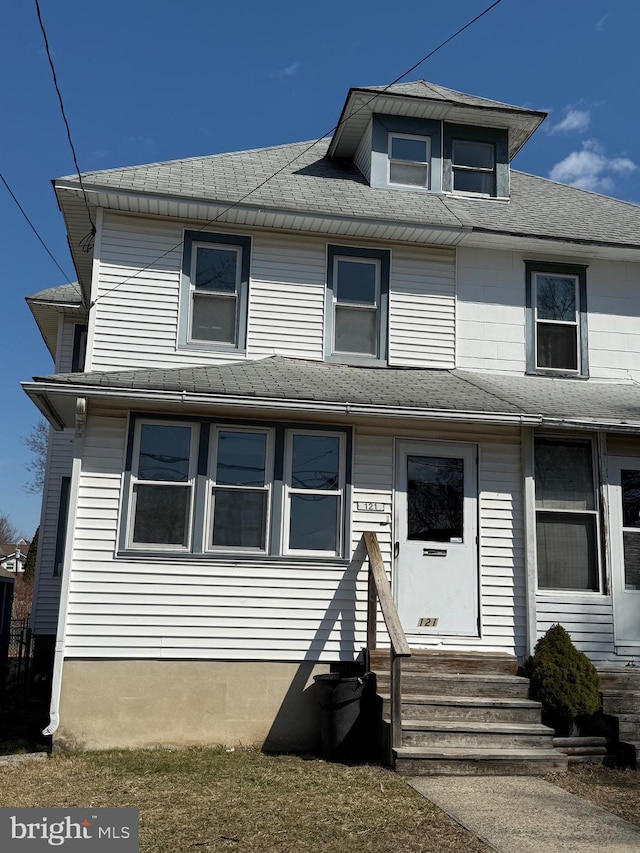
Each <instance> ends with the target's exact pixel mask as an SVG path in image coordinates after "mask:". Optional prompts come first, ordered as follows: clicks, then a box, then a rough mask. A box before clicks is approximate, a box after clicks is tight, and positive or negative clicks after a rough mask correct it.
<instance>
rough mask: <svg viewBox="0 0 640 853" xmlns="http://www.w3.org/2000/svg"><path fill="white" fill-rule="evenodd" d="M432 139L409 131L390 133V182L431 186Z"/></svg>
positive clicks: (414, 185)
mask: <svg viewBox="0 0 640 853" xmlns="http://www.w3.org/2000/svg"><path fill="white" fill-rule="evenodd" d="M430 160H431V139H430V138H429V137H428V136H414V135H412V134H408V133H390V134H389V183H390V184H399V185H400V186H408V187H421V188H422V189H428V188H429V163H430Z"/></svg>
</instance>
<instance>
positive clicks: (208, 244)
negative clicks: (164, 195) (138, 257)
mask: <svg viewBox="0 0 640 853" xmlns="http://www.w3.org/2000/svg"><path fill="white" fill-rule="evenodd" d="M250 250H251V241H250V238H249V237H241V236H238V235H231V234H213V233H210V232H205V231H187V232H185V239H184V254H183V269H182V273H183V275H182V290H181V306H180V310H181V316H180V343H181V344H182V345H185V346H191V347H197V348H201V349H243V348H244V346H245V336H246V313H247V298H248V287H249V255H250Z"/></svg>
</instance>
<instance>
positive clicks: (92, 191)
mask: <svg viewBox="0 0 640 853" xmlns="http://www.w3.org/2000/svg"><path fill="white" fill-rule="evenodd" d="M55 189H56V192H57V191H58V190H63V191H64V192H70V193H74V194H76V195H79V194H80V193H81V192H82V191H81V189H80V186H79V185H78V184H73V183H70V182H67V183H60V182H56V183H55ZM84 189H85V192H86V194H87V196H89V195H95V196H115V197H116V198H118V199H144V200H146V201H149V199H153V200H154V201H164V202H166V203H167V204H174V205H181V204H182V205H199V206H206V207H209V208H212V209H213V210H220V213H218V215H217V216H216V221H217V222H225V221H226V220H225V219H224V218H222V217H223V215H224V214H225V213H228V212H231V211H234V210H244V211H252V212H253V213H255V214H256V215H258V216H266V215H269V216H283V217H287V216H288V217H293V218H294V219H304V220H306V221H308V220H309V219H319V220H322V221H326V222H336V223H340V224H350V225H368V226H375V227H377V228H405V229H414V230H416V231H427V232H432V231H439V232H442V233H443V234H470V233H471V232H472V231H473V230H474V229H473V228H472V227H471V226H470V225H437V224H425V223H424V222H420V221H417V220H415V221H413V220H407V219H377V218H370V217H368V218H365V217H360V216H342V215H339V214H337V213H326V212H324V211H322V210H309V209H304V210H302V209H296V208H287V207H283V208H280V207H271V206H268V207H267V206H265V205H264V203H263V204H259V203H256V204H247V203H246V202H242V201H233V200H225V199H219V198H215V199H214V198H198V197H196V196H188V195H164V194H162V193H154V192H153V191H146V192H142V191H139V192H136V191H135V190H124V191H123V190H121V189H119V188H118V187H109V186H103V187H101V186H95V185H93V186H92V185H91V184H85V185H84ZM94 204H95V206H96V207H97V208H104V209H107V210H111V211H113V212H115V213H118V212H120V213H133V214H134V215H136V214H137V215H140V216H147V215H155V214H150V213H149V212H148V211H147V212H141V211H135V210H133V211H132V210H131V209H130V208H124V207H123V208H114V207H111V206H110V205H103V204H100V201H99V199H96V200H95V202H94ZM449 213H451V215H452V216H454V217H455V218H456V219H458V216H457V214H455V213H453V211H449ZM219 217H220V218H219ZM169 218H170V219H171V218H176V219H184V218H185V217H184V216H177V217H169ZM186 218H198V219H202V218H203V217H202V216H200V217H186ZM231 224H236V225H240V226H241V225H242V224H243V223H237V222H232V223H231ZM248 227H258V228H259V227H260V226H259V225H255V223H253V224H249V226H248ZM284 227H285V229H286V226H284ZM330 233H333V232H330ZM392 242H393V241H392Z"/></svg>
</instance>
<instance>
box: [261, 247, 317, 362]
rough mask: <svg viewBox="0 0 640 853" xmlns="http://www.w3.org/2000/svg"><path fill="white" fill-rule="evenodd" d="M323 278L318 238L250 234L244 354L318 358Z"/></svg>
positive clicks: (262, 356) (263, 356)
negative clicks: (249, 276) (248, 293)
mask: <svg viewBox="0 0 640 853" xmlns="http://www.w3.org/2000/svg"><path fill="white" fill-rule="evenodd" d="M325 281H326V244H325V243H324V242H321V241H315V242H312V241H309V240H306V239H303V238H300V237H284V236H280V235H277V236H274V237H271V236H270V237H269V238H266V237H264V236H263V235H256V236H254V238H253V255H252V259H251V288H250V306H249V323H248V355H249V356H250V357H251V358H265V357H267V356H270V355H273V354H274V353H276V352H277V353H278V354H279V355H284V356H291V357H296V358H312V359H321V358H322V357H323V348H324V338H323V334H324V331H323V323H324V290H325Z"/></svg>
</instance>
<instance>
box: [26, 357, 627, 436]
mask: <svg viewBox="0 0 640 853" xmlns="http://www.w3.org/2000/svg"><path fill="white" fill-rule="evenodd" d="M24 388H25V391H26V392H27V394H29V396H31V397H32V398H33V399H34V401H35V402H36V405H38V406H39V407H40V409H41V410H42V411H43V413H44V414H45V415H46V416H47V417H49V419H50V420H51V421H52V422H53V423H54V424H55V420H56V417H55V416H56V414H57V418H58V421H59V423H58V424H57V425H58V426H61V425H63V424H64V425H67V426H68V425H71V424H73V419H74V411H75V406H74V403H73V401H74V400H75V399H76V398H78V397H88V398H96V397H100V398H110V399H111V400H113V401H116V400H119V401H121V402H127V404H128V405H138V406H142V405H147V404H149V403H154V404H171V405H172V406H173V405H174V404H176V403H180V404H182V405H183V406H184V405H185V404H190V405H198V406H200V405H201V406H204V407H214V406H226V407H230V406H231V407H236V408H241V407H245V408H247V407H248V408H252V409H255V408H256V407H262V408H264V409H265V410H266V409H269V408H272V409H278V410H280V411H286V410H289V411H294V410H295V411H308V412H313V411H315V412H328V411H331V412H334V413H340V414H341V415H354V416H355V415H370V416H398V417H403V418H407V417H416V418H429V417H432V418H438V419H440V420H446V419H448V418H450V419H454V420H469V421H478V420H480V421H487V422H489V421H496V420H502V421H507V422H511V423H531V424H540V425H549V426H553V425H566V426H575V427H577V428H592V429H595V428H599V427H601V428H605V429H617V430H623V431H626V430H640V388H639V387H638V385H637V384H635V383H634V382H632V381H628V382H612V381H598V380H593V379H591V380H584V379H568V378H555V377H547V376H523V375H522V374H511V375H505V374H498V373H480V372H475V371H468V370H459V369H456V370H432V369H421V368H402V367H383V368H376V367H360V366H358V367H356V366H348V365H343V364H328V363H326V362H321V361H309V360H304V359H296V358H285V357H283V356H272V357H269V358H264V359H259V360H249V359H247V360H244V361H238V362H233V363H230V364H223V365H210V366H209V365H208V366H195V367H180V368H171V369H165V368H157V369H145V370H127V371H110V372H97V371H96V372H90V373H63V374H56V375H51V376H39V377H34V381H33V382H32V383H24Z"/></svg>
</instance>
